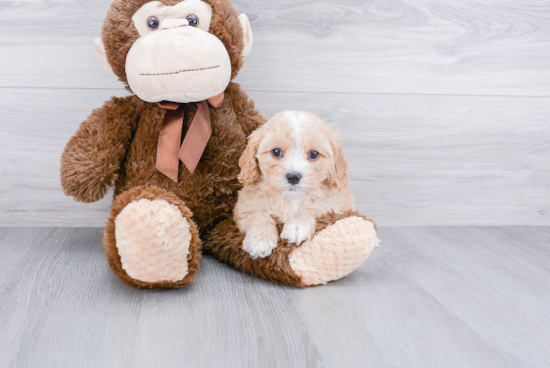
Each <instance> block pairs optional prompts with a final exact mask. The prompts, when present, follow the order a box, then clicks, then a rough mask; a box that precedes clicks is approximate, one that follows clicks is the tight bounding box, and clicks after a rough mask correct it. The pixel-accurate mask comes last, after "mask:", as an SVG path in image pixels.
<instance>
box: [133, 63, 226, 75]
mask: <svg viewBox="0 0 550 368" xmlns="http://www.w3.org/2000/svg"><path fill="white" fill-rule="evenodd" d="M219 67H220V66H219V65H216V66H211V67H209V68H200V69H182V70H178V71H177V72H172V73H157V74H146V73H141V74H140V75H145V76H156V75H174V74H181V73H189V72H200V71H202V70H210V69H217V68H219Z"/></svg>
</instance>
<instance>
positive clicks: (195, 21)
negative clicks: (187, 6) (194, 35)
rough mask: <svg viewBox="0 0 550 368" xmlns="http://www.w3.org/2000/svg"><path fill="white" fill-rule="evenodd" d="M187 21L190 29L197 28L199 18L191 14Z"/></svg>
mask: <svg viewBox="0 0 550 368" xmlns="http://www.w3.org/2000/svg"><path fill="white" fill-rule="evenodd" d="M186 19H187V21H188V22H189V25H190V26H191V27H198V25H199V17H197V16H196V15H195V14H191V15H190V16H188V17H187V18H186Z"/></svg>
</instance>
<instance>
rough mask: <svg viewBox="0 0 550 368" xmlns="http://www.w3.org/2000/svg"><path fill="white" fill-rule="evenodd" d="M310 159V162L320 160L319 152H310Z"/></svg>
mask: <svg viewBox="0 0 550 368" xmlns="http://www.w3.org/2000/svg"><path fill="white" fill-rule="evenodd" d="M309 158H310V160H317V159H318V158H319V152H317V151H311V152H309Z"/></svg>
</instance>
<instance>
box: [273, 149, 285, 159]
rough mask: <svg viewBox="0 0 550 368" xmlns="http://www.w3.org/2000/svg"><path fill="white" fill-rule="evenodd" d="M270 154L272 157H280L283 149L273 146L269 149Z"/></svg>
mask: <svg viewBox="0 0 550 368" xmlns="http://www.w3.org/2000/svg"><path fill="white" fill-rule="evenodd" d="M271 154H272V155H273V157H282V156H283V151H281V150H280V149H279V148H275V149H274V150H273V151H271Z"/></svg>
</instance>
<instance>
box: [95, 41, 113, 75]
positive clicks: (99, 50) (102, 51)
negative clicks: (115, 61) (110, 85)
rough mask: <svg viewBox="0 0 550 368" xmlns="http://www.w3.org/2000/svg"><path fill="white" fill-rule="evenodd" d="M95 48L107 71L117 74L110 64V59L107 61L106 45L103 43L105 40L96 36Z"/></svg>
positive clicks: (96, 54)
mask: <svg viewBox="0 0 550 368" xmlns="http://www.w3.org/2000/svg"><path fill="white" fill-rule="evenodd" d="M94 50H95V56H96V57H97V59H98V60H99V61H101V63H102V64H103V67H104V68H105V71H106V72H107V73H109V74H112V75H116V74H115V72H114V71H113V68H112V67H111V64H109V61H107V53H106V52H105V45H104V44H103V40H102V39H101V38H96V39H95V40H94Z"/></svg>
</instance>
